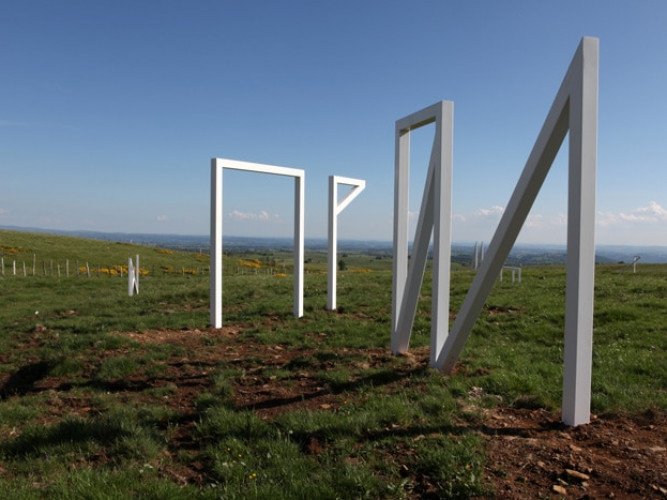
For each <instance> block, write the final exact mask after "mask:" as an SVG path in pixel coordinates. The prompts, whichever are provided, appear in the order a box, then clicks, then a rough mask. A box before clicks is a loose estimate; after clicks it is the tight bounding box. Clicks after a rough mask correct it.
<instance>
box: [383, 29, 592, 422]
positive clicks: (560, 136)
mask: <svg viewBox="0 0 667 500" xmlns="http://www.w3.org/2000/svg"><path fill="white" fill-rule="evenodd" d="M598 64H599V40H598V39H597V38H591V37H584V38H583V39H582V41H581V43H580V44H579V47H578V49H577V52H576V53H575V55H574V58H573V59H572V62H571V63H570V67H569V68H568V71H567V73H566V75H565V78H564V79H563V82H562V83H561V86H560V89H559V90H558V93H557V95H556V98H555V99H554V102H553V104H552V105H551V109H550V110H549V113H548V115H547V118H546V120H545V122H544V124H543V125H542V129H541V130H540V133H539V135H538V137H537V140H536V141H535V144H534V146H533V149H532V151H531V153H530V156H529V157H528V161H527V162H526V165H525V167H524V169H523V172H522V174H521V177H520V178H519V181H518V183H517V185H516V188H515V189H514V193H513V194H512V197H511V198H510V201H509V203H508V204H507V208H506V209H505V211H504V213H503V216H502V218H501V220H500V223H499V224H498V228H497V229H496V232H495V234H494V236H493V239H492V240H491V243H490V244H489V246H488V249H487V250H486V252H485V255H484V260H483V261H482V263H481V267H480V269H479V272H478V273H477V274H476V276H475V278H474V280H473V282H472V285H471V287H470V290H469V291H468V294H467V295H466V298H465V300H464V302H463V305H462V306H461V310H460V311H459V312H458V314H457V316H456V320H455V321H454V324H453V325H452V331H451V333H450V334H449V335H448V334H447V327H448V324H447V320H446V317H447V316H446V315H445V314H444V312H448V311H436V310H435V307H434V308H433V309H434V311H433V313H432V314H433V320H432V326H431V332H432V333H431V365H433V366H435V367H437V368H439V369H442V370H444V371H450V370H451V369H452V368H453V367H454V364H455V363H456V360H457V359H458V357H459V355H460V353H461V351H462V350H463V347H464V345H465V342H466V340H467V339H468V336H469V335H470V332H471V330H472V327H473V325H474V324H475V321H476V320H477V318H478V316H479V313H480V311H481V309H482V307H483V305H484V302H485V301H486V298H487V296H488V294H489V292H490V291H491V289H492V288H493V284H494V283H495V281H496V279H497V278H498V275H499V273H500V271H501V269H502V266H503V263H504V262H505V260H506V259H507V256H508V255H509V252H510V250H511V249H512V247H513V245H514V243H515V241H516V238H517V236H518V235H519V231H520V230H521V227H522V226H523V224H524V222H525V220H526V217H527V216H528V213H529V212H530V209H531V207H532V205H533V202H534V201H535V198H536V197H537V194H538V192H539V190H540V188H541V187H542V184H543V182H544V179H545V178H546V175H547V173H548V172H549V169H550V168H551V165H552V163H553V161H554V159H555V157H556V154H557V153H558V150H559V149H560V146H561V144H562V143H563V141H564V139H565V135H566V134H567V133H568V132H569V171H568V224H567V266H566V269H567V281H566V292H565V352H564V370H563V402H562V418H563V422H564V423H565V424H567V425H580V424H585V423H588V422H589V421H590V402H591V371H592V345H593V292H594V282H595V239H594V230H595V174H596V166H597V116H598ZM431 121H432V120H431ZM398 123H400V121H399V122H397V128H398ZM402 137H403V136H401V137H400V139H399V136H398V134H397V147H396V156H397V160H396V163H397V169H396V173H397V176H396V193H397V194H396V198H395V221H394V224H395V227H394V266H395V268H394V288H393V290H394V304H393V310H394V311H397V310H398V307H399V305H400V304H401V303H404V304H403V305H402V306H400V307H401V309H400V310H401V312H402V313H405V312H408V313H410V314H409V315H405V316H404V317H402V318H401V317H400V315H398V314H396V312H394V315H393V319H394V322H393V323H392V326H393V330H392V350H393V351H394V352H405V351H406V350H407V342H408V341H409V335H410V330H411V328H412V322H413V319H414V312H412V311H413V309H414V308H416V301H417V299H418V294H419V288H420V285H421V276H418V275H419V273H414V272H412V267H413V266H416V267H418V268H420V269H421V268H423V265H424V264H423V263H422V259H423V257H421V254H418V253H417V250H418V249H420V246H419V245H421V244H423V241H422V240H425V241H426V245H428V239H427V238H426V237H425V236H424V234H425V233H426V232H425V231H422V232H421V233H420V232H419V228H418V232H417V237H416V238H415V248H414V250H413V259H412V262H411V272H410V273H409V279H410V280H411V281H413V282H415V283H416V284H418V285H419V286H412V287H410V286H408V288H407V291H405V295H403V293H404V290H405V285H404V284H403V283H404V282H405V280H406V276H405V271H404V270H403V267H404V263H405V262H407V243H406V244H405V245H404V246H403V245H402V244H400V242H401V240H402V239H404V238H405V237H406V235H407V171H406V172H405V173H404V172H403V170H401V169H399V168H398V166H399V165H401V164H403V163H405V162H407V160H406V158H409V151H407V148H405V147H401V143H400V141H401V140H405V139H403V138H402ZM437 140H438V137H437V134H436V141H437ZM406 155H408V156H407V157H406ZM431 164H432V165H433V156H432V160H431ZM431 175H432V174H431V171H430V169H429V179H430V178H431V177H430V176H431ZM403 176H405V178H403ZM428 185H429V180H428V179H427V188H426V190H425V196H424V200H423V201H422V213H421V214H420V219H419V221H420V224H421V223H422V214H423V213H424V212H425V211H424V206H425V205H428V202H429V200H431V198H432V197H431V195H430V194H429V191H428V189H429V187H428ZM401 186H403V187H401ZM450 192H451V191H450ZM401 196H404V197H405V198H406V199H405V200H403V199H402V198H401ZM436 196H437V197H438V199H440V198H442V197H443V196H444V194H443V193H441V192H440V191H436ZM428 213H429V210H426V214H427V217H428ZM397 222H398V225H397ZM440 223H441V224H442V220H441V221H440ZM427 225H428V224H427ZM436 227H437V225H436ZM397 233H398V241H399V245H398V247H397ZM429 236H430V234H429ZM417 238H420V240H419V241H418V239H417ZM434 240H435V243H436V244H437V243H438V239H437V238H434ZM442 243H443V242H441V243H440V244H442ZM420 251H421V252H423V253H424V254H425V252H426V249H423V248H421V249H420ZM439 252H442V250H441V249H440V250H439ZM439 252H436V246H435V245H434V278H433V279H434V288H433V304H434V305H435V304H436V303H439V304H441V305H442V304H444V303H447V304H448V303H449V275H448V274H447V282H446V284H443V283H441V282H439V279H442V276H438V275H437V274H436V273H437V272H442V271H441V270H440V271H438V268H441V267H442V266H443V262H442V256H441V255H438V253H439ZM415 257H418V259H416V258H415ZM438 257H440V263H439V265H438V260H436V259H437V258H438ZM397 264H398V268H397V267H396V266H397ZM444 285H446V289H445V286H444ZM440 295H444V297H442V298H439V296H440ZM406 302H410V303H412V302H414V303H415V306H414V307H413V306H412V305H410V307H406V305H405V303H406ZM397 304H398V305H397ZM443 339H445V341H444V342H443V343H442V344H441V341H442V340H443ZM434 357H435V359H434Z"/></svg>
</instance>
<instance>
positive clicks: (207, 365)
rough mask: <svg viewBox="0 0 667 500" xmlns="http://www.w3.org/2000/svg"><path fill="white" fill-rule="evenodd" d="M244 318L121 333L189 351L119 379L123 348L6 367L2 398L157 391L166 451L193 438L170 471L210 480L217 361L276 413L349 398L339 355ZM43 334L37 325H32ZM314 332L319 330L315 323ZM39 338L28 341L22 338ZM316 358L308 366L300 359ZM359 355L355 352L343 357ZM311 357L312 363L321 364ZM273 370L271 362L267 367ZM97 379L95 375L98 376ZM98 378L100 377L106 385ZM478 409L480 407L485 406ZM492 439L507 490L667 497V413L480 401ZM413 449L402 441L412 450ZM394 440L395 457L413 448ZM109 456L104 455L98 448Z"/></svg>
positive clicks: (79, 409)
mask: <svg viewBox="0 0 667 500" xmlns="http://www.w3.org/2000/svg"><path fill="white" fill-rule="evenodd" d="M241 330H242V327H227V328H225V329H223V330H222V331H210V330H192V331H147V332H142V333H122V334H119V335H123V336H126V337H128V338H131V339H132V340H134V341H136V342H138V343H139V344H156V343H159V344H176V345H178V346H181V347H183V348H184V350H185V354H183V355H178V356H173V357H172V358H170V359H168V360H166V361H164V366H163V368H164V370H162V371H161V372H159V374H157V375H154V376H148V375H146V374H140V375H135V376H130V377H127V378H126V379H123V380H118V381H106V382H95V381H94V380H93V377H92V375H93V374H94V371H95V367H96V366H97V365H98V364H99V363H100V362H101V361H102V360H103V359H105V358H106V357H110V356H116V355H118V354H120V353H123V352H124V351H125V350H126V349H121V350H117V351H105V352H99V353H96V358H95V359H91V360H90V364H89V366H88V365H87V370H86V371H89V372H90V373H89V375H91V379H90V381H87V382H73V381H71V380H68V379H66V378H62V377H55V376H51V375H50V374H49V367H48V366H47V365H45V364H44V363H43V362H41V361H38V360H34V361H33V362H30V363H27V364H26V365H25V366H24V367H22V368H21V369H20V370H19V371H18V372H16V373H13V374H6V375H4V376H3V377H0V392H1V394H0V395H1V396H2V397H3V398H6V397H15V396H21V395H25V394H30V393H38V392H41V393H46V394H47V395H48V407H49V411H48V413H47V414H45V415H44V417H43V418H42V419H41V420H42V421H43V422H44V423H45V424H49V423H54V422H57V421H59V420H61V419H62V418H63V417H64V416H67V415H79V416H86V415H89V414H91V413H95V412H97V411H98V409H96V408H94V407H92V403H91V402H90V401H88V400H86V399H85V398H82V397H75V396H71V395H70V394H69V393H68V390H69V389H71V388H72V387H75V386H86V385H90V386H91V387H92V386H94V387H98V385H100V384H101V385H102V386H103V387H101V388H103V389H104V390H106V391H109V392H115V393H120V395H121V397H123V398H127V400H128V401H132V402H133V404H140V403H141V401H143V400H145V401H146V403H149V402H150V403H153V404H154V403H155V402H156V401H155V399H159V400H160V401H162V402H164V404H166V405H168V406H169V407H170V408H171V409H173V410H174V411H175V412H176V413H177V414H178V415H179V417H178V418H179V421H178V426H177V427H176V429H175V430H174V431H173V433H172V435H171V436H170V444H169V450H168V453H169V454H171V455H173V456H176V455H180V456H182V454H183V453H187V452H188V450H192V457H193V460H192V461H191V462H189V463H188V465H182V464H179V463H178V462H177V461H172V463H171V464H170V465H167V466H165V467H164V469H163V473H164V474H166V475H168V476H170V477H172V478H173V479H174V480H175V481H177V482H180V483H188V482H194V483H202V482H205V481H206V471H205V469H206V465H205V464H202V463H200V462H198V461H197V448H198V443H197V442H196V441H195V440H194V437H193V431H194V426H195V425H196V422H197V421H198V418H199V417H198V413H197V409H196V405H195V401H196V399H197V397H198V396H199V395H200V394H201V393H202V392H204V391H206V390H209V388H210V387H211V385H212V382H211V377H210V375H211V373H212V372H213V370H214V369H216V368H218V367H220V366H224V365H225V364H226V365H228V366H229V367H231V368H237V369H238V370H239V372H240V375H239V376H238V377H236V379H235V382H234V387H233V403H234V405H235V406H236V407H237V408H239V409H247V410H251V411H254V412H256V413H257V414H258V415H259V416H260V418H263V419H268V420H270V419H272V418H274V417H275V416H276V415H279V414H281V413H283V412H288V411H294V410H297V409H319V410H324V411H337V410H338V409H339V408H340V407H341V406H344V405H345V404H346V403H347V401H346V400H345V397H349V396H345V394H344V389H345V386H344V387H342V388H341V389H339V390H338V391H336V390H333V389H332V388H331V387H329V386H328V385H327V384H326V383H323V382H322V379H321V374H322V373H323V372H324V373H326V372H327V371H328V370H334V369H340V363H337V361H336V359H332V360H326V359H325V360H323V361H317V356H316V355H317V354H318V352H319V351H318V350H316V349H294V348H289V347H285V346H282V345H263V344H257V343H255V342H252V341H249V340H248V339H247V338H237V337H238V335H239V333H240V332H241ZM38 335H44V332H36V335H35V336H38ZM314 335H315V334H314ZM35 343H36V340H35V339H34V338H33V339H30V340H28V341H27V342H26V345H25V349H26V351H29V350H30V349H31V348H33V347H34V345H35ZM336 353H337V354H338V355H341V356H348V355H350V356H352V357H353V359H354V360H355V361H352V362H351V364H350V365H349V366H350V368H354V369H355V370H357V371H358V373H363V371H364V369H367V368H371V367H381V366H383V365H387V364H388V362H389V361H390V360H391V355H390V354H389V353H388V352H387V351H386V350H383V349H340V350H338V351H336ZM300 359H306V360H308V363H305V364H304V366H303V367H302V368H301V367H299V364H298V361H299V360H300ZM427 360H428V353H427V351H426V350H424V349H421V350H415V351H413V354H412V355H411V356H410V357H408V358H407V362H406V363H401V364H400V367H398V368H397V369H396V370H397V373H396V377H395V379H391V380H389V381H386V380H385V382H384V383H386V384H387V390H392V387H394V388H395V386H397V385H400V384H404V383H407V382H406V380H408V379H409V377H407V375H409V373H410V372H411V371H414V370H419V369H424V367H425V366H426V365H427ZM346 362H347V363H350V361H349V358H348V359H347V360H346ZM313 363H314V364H313ZM272 367H273V368H288V369H289V370H290V372H291V373H292V374H291V375H290V376H289V377H288V378H278V377H275V376H271V375H266V374H265V370H266V369H267V368H272ZM269 373H270V370H269ZM356 382H357V381H355V380H351V381H350V387H353V385H354V384H355V383H356ZM96 384H97V385H96ZM160 387H169V389H170V391H168V392H167V394H166V395H165V396H161V397H160V396H150V395H146V394H144V393H142V391H143V390H144V389H150V388H160ZM98 388H100V387H98ZM479 411H481V410H479ZM460 425H461V426H464V427H467V428H468V429H469V430H470V431H471V432H476V433H479V434H480V435H481V436H482V437H483V439H484V440H485V442H486V460H485V471H484V474H485V482H486V483H487V484H488V485H490V487H491V488H492V489H493V491H494V492H495V496H496V497H498V498H540V497H558V496H567V497H572V498H613V497H616V498H647V497H655V498H667V414H666V413H665V412H652V413H644V414H641V415H635V416H613V417H612V416H608V417H607V416H605V417H600V418H594V419H593V421H592V422H591V423H590V424H588V425H583V426H580V427H577V428H568V427H565V426H563V425H562V424H561V423H560V418H559V416H558V415H555V414H553V413H549V412H547V411H544V410H527V409H514V408H506V407H501V408H495V409H492V410H484V411H482V419H481V420H473V421H472V422H462V423H460ZM304 451H306V452H308V453H312V454H318V453H320V452H321V451H322V450H321V443H319V442H317V441H316V440H315V441H311V442H309V443H307V446H306V449H305V450H304ZM403 451H405V450H403ZM401 453H402V452H401V450H396V456H395V457H393V458H392V460H391V461H392V462H394V463H396V464H400V463H402V459H404V458H405V457H404V456H402V455H401ZM99 461H102V462H103V461H105V457H99Z"/></svg>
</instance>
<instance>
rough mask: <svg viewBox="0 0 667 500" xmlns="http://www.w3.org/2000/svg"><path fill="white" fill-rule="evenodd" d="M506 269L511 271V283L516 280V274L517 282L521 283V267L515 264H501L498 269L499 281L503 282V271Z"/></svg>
mask: <svg viewBox="0 0 667 500" xmlns="http://www.w3.org/2000/svg"><path fill="white" fill-rule="evenodd" d="M505 269H507V270H508V271H510V272H511V273H512V284H514V281H515V280H516V277H517V275H518V277H519V283H521V268H520V267H517V266H503V267H502V268H501V269H500V282H501V283H502V282H503V271H504V270H505Z"/></svg>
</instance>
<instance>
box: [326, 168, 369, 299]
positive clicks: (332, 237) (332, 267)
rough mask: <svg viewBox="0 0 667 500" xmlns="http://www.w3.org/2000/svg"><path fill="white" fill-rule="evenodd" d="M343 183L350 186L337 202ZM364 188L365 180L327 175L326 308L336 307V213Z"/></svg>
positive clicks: (343, 208)
mask: <svg viewBox="0 0 667 500" xmlns="http://www.w3.org/2000/svg"><path fill="white" fill-rule="evenodd" d="M339 184H345V185H346V186H352V191H350V192H349V193H348V194H347V196H346V197H345V198H343V200H342V201H341V202H340V203H338V185H339ZM365 188H366V181H365V180H361V179H352V178H350V177H340V176H338V175H330V176H329V253H328V273H327V278H328V279H327V309H328V310H329V311H334V310H335V309H336V265H337V260H338V214H340V213H341V212H342V211H343V210H345V209H346V208H347V206H348V205H349V204H350V203H352V200H354V199H355V198H356V197H357V196H359V195H360V194H361V192H362V191H363V190H364V189H365Z"/></svg>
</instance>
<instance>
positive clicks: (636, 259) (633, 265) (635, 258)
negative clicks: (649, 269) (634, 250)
mask: <svg viewBox="0 0 667 500" xmlns="http://www.w3.org/2000/svg"><path fill="white" fill-rule="evenodd" d="M639 259H641V256H639V255H635V257H634V258H633V259H632V274H635V273H636V272H637V261H638V260H639Z"/></svg>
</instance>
